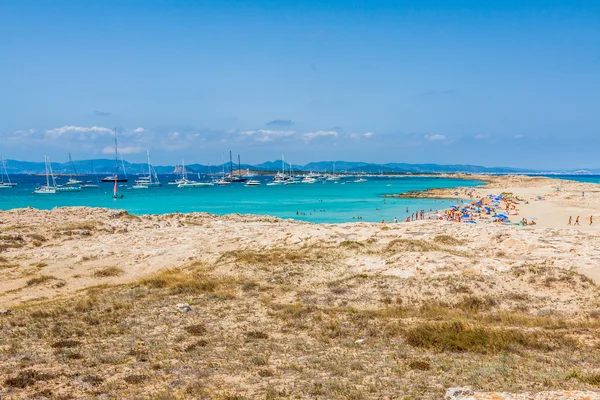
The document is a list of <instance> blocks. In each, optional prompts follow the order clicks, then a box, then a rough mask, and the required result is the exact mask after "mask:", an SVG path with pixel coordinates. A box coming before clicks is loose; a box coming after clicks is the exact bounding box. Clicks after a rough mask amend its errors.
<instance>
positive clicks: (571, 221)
mask: <svg viewBox="0 0 600 400" xmlns="http://www.w3.org/2000/svg"><path fill="white" fill-rule="evenodd" d="M567 225H573V216H570V217H569V223H568V224H567Z"/></svg>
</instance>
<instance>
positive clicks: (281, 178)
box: [267, 154, 290, 186]
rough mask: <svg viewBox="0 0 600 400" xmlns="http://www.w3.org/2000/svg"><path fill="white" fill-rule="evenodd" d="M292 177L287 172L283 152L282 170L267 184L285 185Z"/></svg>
mask: <svg viewBox="0 0 600 400" xmlns="http://www.w3.org/2000/svg"><path fill="white" fill-rule="evenodd" d="M289 179H290V177H289V176H288V175H286V174H285V161H284V158H283V154H282V155H281V172H278V173H276V174H275V176H274V177H273V180H272V181H271V182H269V183H267V186H279V185H284V184H285V183H286V182H287V181H288V180H289Z"/></svg>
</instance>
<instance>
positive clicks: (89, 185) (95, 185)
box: [81, 160, 100, 189]
mask: <svg viewBox="0 0 600 400" xmlns="http://www.w3.org/2000/svg"><path fill="white" fill-rule="evenodd" d="M92 176H93V177H94V178H95V179H96V181H95V182H94V181H87V182H85V183H83V184H82V185H81V187H82V188H83V189H93V188H99V187H100V183H99V182H98V175H96V173H95V172H94V160H92Z"/></svg>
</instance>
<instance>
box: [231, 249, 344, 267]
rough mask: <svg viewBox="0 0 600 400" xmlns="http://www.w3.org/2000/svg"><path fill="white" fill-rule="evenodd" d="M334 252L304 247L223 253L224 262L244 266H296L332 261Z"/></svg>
mask: <svg viewBox="0 0 600 400" xmlns="http://www.w3.org/2000/svg"><path fill="white" fill-rule="evenodd" d="M334 257H335V254H334V252H332V251H327V250H325V249H321V248H314V247H303V248H300V249H288V248H276V249H271V250H265V251H255V250H236V251H229V252H225V253H223V255H222V256H221V259H222V260H227V261H233V262H237V263H242V264H294V263H306V262H311V261H313V262H314V261H331V260H333V259H334Z"/></svg>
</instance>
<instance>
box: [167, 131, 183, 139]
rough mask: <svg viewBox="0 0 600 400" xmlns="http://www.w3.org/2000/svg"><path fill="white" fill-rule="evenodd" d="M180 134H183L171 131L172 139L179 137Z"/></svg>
mask: <svg viewBox="0 0 600 400" xmlns="http://www.w3.org/2000/svg"><path fill="white" fill-rule="evenodd" d="M180 135H181V133H179V132H171V133H169V137H170V138H171V139H176V138H178V137H179V136H180Z"/></svg>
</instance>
